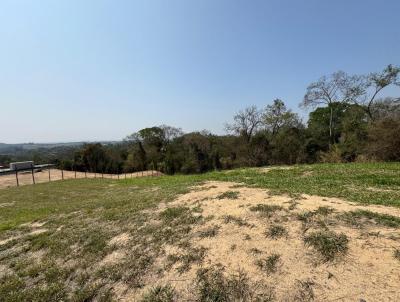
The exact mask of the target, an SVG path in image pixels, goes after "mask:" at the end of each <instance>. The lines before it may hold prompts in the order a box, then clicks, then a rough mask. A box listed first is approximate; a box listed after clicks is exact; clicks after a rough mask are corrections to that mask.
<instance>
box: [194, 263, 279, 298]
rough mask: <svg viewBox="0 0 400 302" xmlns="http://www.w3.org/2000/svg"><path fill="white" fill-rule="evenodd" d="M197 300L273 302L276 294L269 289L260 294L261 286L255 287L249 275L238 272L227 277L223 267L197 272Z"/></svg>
mask: <svg viewBox="0 0 400 302" xmlns="http://www.w3.org/2000/svg"><path fill="white" fill-rule="evenodd" d="M195 285H196V289H197V299H196V301H199V302H211V301H215V302H229V301H265V302H269V301H273V300H274V292H273V291H272V290H271V289H270V288H268V289H266V290H264V291H263V292H260V290H259V286H253V284H252V283H251V282H250V279H249V277H248V276H247V274H246V273H245V272H244V271H242V270H240V269H239V270H238V271H236V272H235V273H234V274H231V275H228V276H225V274H224V269H223V267H221V266H216V268H203V269H200V270H198V271H197V275H196V281H195Z"/></svg>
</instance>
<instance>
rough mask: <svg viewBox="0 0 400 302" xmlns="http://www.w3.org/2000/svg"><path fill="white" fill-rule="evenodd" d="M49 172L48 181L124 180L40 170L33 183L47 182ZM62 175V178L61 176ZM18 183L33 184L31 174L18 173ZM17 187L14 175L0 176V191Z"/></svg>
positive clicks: (154, 173) (129, 175)
mask: <svg viewBox="0 0 400 302" xmlns="http://www.w3.org/2000/svg"><path fill="white" fill-rule="evenodd" d="M49 172H50V181H55V180H62V179H63V178H64V179H74V178H101V177H104V178H110V179H111V178H112V179H118V178H120V179H124V178H125V174H120V175H119V176H118V175H117V174H101V173H96V174H95V173H86V174H85V173H84V172H76V173H75V172H73V171H65V170H64V171H63V172H62V171H61V170H58V169H51V170H50V171H49V170H42V171H40V172H35V173H34V176H35V183H43V182H49ZM63 174H64V176H63ZM158 175H160V172H158V171H143V172H135V173H127V174H126V178H135V177H143V176H158ZM18 181H19V185H20V186H24V185H31V184H33V179H32V174H31V172H30V171H24V172H19V173H18ZM15 186H17V181H16V176H15V174H8V175H0V189H2V188H9V187H15Z"/></svg>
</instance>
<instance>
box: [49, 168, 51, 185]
mask: <svg viewBox="0 0 400 302" xmlns="http://www.w3.org/2000/svg"><path fill="white" fill-rule="evenodd" d="M50 170H51V168H50V167H49V182H50V181H51V177H50Z"/></svg>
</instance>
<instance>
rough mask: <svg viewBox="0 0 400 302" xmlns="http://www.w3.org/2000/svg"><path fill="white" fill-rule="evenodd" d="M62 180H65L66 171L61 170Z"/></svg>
mask: <svg viewBox="0 0 400 302" xmlns="http://www.w3.org/2000/svg"><path fill="white" fill-rule="evenodd" d="M61 179H62V180H64V170H63V169H61Z"/></svg>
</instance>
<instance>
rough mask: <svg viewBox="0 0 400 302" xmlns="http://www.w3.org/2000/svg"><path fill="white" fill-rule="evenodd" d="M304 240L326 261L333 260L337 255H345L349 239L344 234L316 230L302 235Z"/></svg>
mask: <svg viewBox="0 0 400 302" xmlns="http://www.w3.org/2000/svg"><path fill="white" fill-rule="evenodd" d="M304 242H305V244H306V245H308V246H312V247H313V248H314V249H315V250H317V251H318V252H319V253H320V254H321V255H322V257H323V259H324V260H325V261H326V262H328V261H333V260H334V259H335V258H336V257H337V256H340V255H345V254H346V253H347V251H348V243H349V239H348V238H347V236H346V234H344V233H340V234H336V233H334V232H332V231H323V232H322V231H318V232H314V233H311V234H310V235H308V236H306V237H304Z"/></svg>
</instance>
